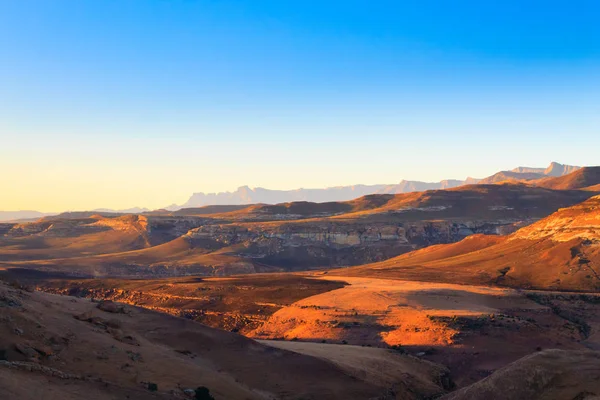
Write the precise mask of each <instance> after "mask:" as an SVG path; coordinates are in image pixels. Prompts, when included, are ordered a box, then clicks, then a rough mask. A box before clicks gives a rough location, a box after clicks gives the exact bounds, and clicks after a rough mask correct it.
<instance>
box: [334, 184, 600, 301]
mask: <svg viewBox="0 0 600 400" xmlns="http://www.w3.org/2000/svg"><path fill="white" fill-rule="evenodd" d="M599 271H600V196H596V197H593V198H591V199H589V200H587V201H585V202H583V203H581V204H578V205H576V206H573V207H569V208H565V209H561V210H559V211H557V212H556V213H554V214H552V215H550V216H548V217H547V218H544V219H542V220H541V221H539V222H537V223H534V224H532V225H530V226H528V227H525V228H522V229H520V230H518V231H517V232H516V233H514V234H512V235H510V236H508V237H505V238H493V239H490V238H489V237H486V236H471V237H468V238H466V239H464V240H463V241H462V242H460V243H456V244H450V245H441V246H432V247H429V248H425V249H422V250H419V251H416V252H411V253H408V254H404V255H401V256H399V257H396V258H392V259H390V260H387V261H384V262H380V263H375V264H370V265H364V266H360V267H354V268H349V269H345V270H343V272H341V271H332V272H331V273H332V274H343V275H349V274H351V275H358V276H372V277H393V278H401V279H413V280H431V281H444V282H453V283H483V284H499V285H508V286H514V287H531V288H543V289H563V290H577V291H579V290H581V291H596V290H599V289H600V275H599V274H598V272H599Z"/></svg>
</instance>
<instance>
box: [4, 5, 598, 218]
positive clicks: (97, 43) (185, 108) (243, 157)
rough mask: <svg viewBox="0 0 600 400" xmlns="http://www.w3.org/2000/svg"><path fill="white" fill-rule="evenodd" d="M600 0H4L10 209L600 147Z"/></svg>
mask: <svg viewBox="0 0 600 400" xmlns="http://www.w3.org/2000/svg"><path fill="white" fill-rule="evenodd" d="M599 20H600V2H598V1H595V0H590V1H578V0H570V1H552V0H545V1H542V0H539V1H537V0H525V1H524V0H519V1H516V0H505V1H481V0H478V1H461V0H448V1H444V0H437V1H431V0H419V1H416V0H415V1H399V0H396V1H377V0H369V1H351V0H345V1H327V0H320V1H311V0H297V1H292V0H288V1H286V0H274V1H269V0H246V1H244V0H237V1H219V0H206V1H200V0H198V1H195V0H172V1H169V0H156V1H151V0H89V1H82V0H39V1H32V0H0V170H1V174H0V193H1V196H0V210H16V209H37V210H40V211H62V210H74V209H92V208H99V207H107V208H127V207H132V206H142V207H144V206H145V207H150V208H158V207H162V206H166V205H168V204H171V203H183V202H184V201H185V200H187V198H188V197H189V196H190V195H191V193H192V192H198V191H204V192H214V191H224V190H235V189H236V188H237V187H238V186H241V185H249V186H262V187H268V188H272V189H292V188H298V187H324V186H336V185H347V184H357V183H395V182H398V181H400V180H401V179H403V178H405V179H414V180H426V181H434V180H440V179H444V178H465V177H466V176H467V175H471V176H476V177H482V176H486V175H489V174H491V173H494V172H496V171H497V170H501V169H508V168H513V167H516V166H518V165H531V166H545V165H547V164H548V163H549V162H550V161H559V162H563V163H570V164H576V165H592V164H596V165H598V164H600V152H599V149H600V23H598V21H599Z"/></svg>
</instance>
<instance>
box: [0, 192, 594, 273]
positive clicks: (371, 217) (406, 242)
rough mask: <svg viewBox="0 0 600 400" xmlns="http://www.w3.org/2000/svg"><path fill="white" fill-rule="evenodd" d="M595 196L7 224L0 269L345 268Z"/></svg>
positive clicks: (215, 210)
mask: <svg viewBox="0 0 600 400" xmlns="http://www.w3.org/2000/svg"><path fill="white" fill-rule="evenodd" d="M593 194H594V192H593V191H589V190H577V189H574V190H553V189H547V188H542V187H535V186H530V185H524V184H498V185H473V186H463V187H460V188H455V189H448V190H436V191H427V192H414V193H406V194H397V195H383V194H382V195H370V196H365V197H362V198H359V199H356V200H352V201H348V202H333V203H307V202H298V203H284V204H278V205H252V206H248V207H244V208H237V207H233V208H232V207H225V206H215V207H210V208H202V209H190V210H180V211H177V212H168V211H156V212H154V213H149V214H141V215H133V214H132V215H123V216H117V215H114V214H90V213H69V214H65V215H60V216H54V217H47V218H43V219H41V220H39V221H37V222H30V223H12V224H2V225H1V226H0V234H1V235H2V236H1V237H0V263H1V264H0V267H3V268H36V269H40V270H44V271H55V272H62V273H70V274H74V275H79V276H85V275H88V276H123V277H125V276H135V277H151V276H153V277H161V276H176V275H189V274H200V275H217V276H221V275H228V274H235V273H256V272H273V271H298V270H307V269H315V268H323V267H346V266H353V265H361V264H368V263H373V262H380V261H385V260H387V259H390V258H393V257H396V256H399V255H401V254H404V253H407V252H410V251H413V250H416V249H419V248H423V247H426V246H430V245H435V244H443V243H454V242H457V241H460V240H462V239H463V238H465V237H468V236H470V235H473V234H487V235H507V234H510V233H512V232H514V231H515V230H516V229H518V228H520V227H522V226H525V225H528V224H530V223H532V222H534V221H536V220H538V219H540V218H543V217H545V216H547V215H549V214H550V213H552V212H553V211H555V210H557V209H559V208H561V207H567V206H570V205H573V204H576V203H579V202H581V201H583V200H585V199H587V198H589V197H590V196H592V195H593Z"/></svg>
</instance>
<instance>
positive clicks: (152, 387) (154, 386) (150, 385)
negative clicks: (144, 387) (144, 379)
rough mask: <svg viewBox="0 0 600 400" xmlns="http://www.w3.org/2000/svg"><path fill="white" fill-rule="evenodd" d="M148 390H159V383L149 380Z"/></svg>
mask: <svg viewBox="0 0 600 400" xmlns="http://www.w3.org/2000/svg"><path fill="white" fill-rule="evenodd" d="M148 390H149V391H151V392H156V391H158V385H157V384H156V383H152V382H148Z"/></svg>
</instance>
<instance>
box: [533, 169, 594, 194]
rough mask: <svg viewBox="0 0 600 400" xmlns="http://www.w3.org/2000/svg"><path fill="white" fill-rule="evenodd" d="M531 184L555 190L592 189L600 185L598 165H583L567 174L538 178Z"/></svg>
mask: <svg viewBox="0 0 600 400" xmlns="http://www.w3.org/2000/svg"><path fill="white" fill-rule="evenodd" d="M533 184H534V185H536V186H539V187H545V188H548V189H557V190H574V189H585V188H590V189H593V188H594V187H596V186H598V185H600V167H584V168H581V169H578V170H576V171H575V172H572V173H570V174H568V175H564V176H559V177H554V178H545V179H540V180H538V181H535V182H534V183H533Z"/></svg>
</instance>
